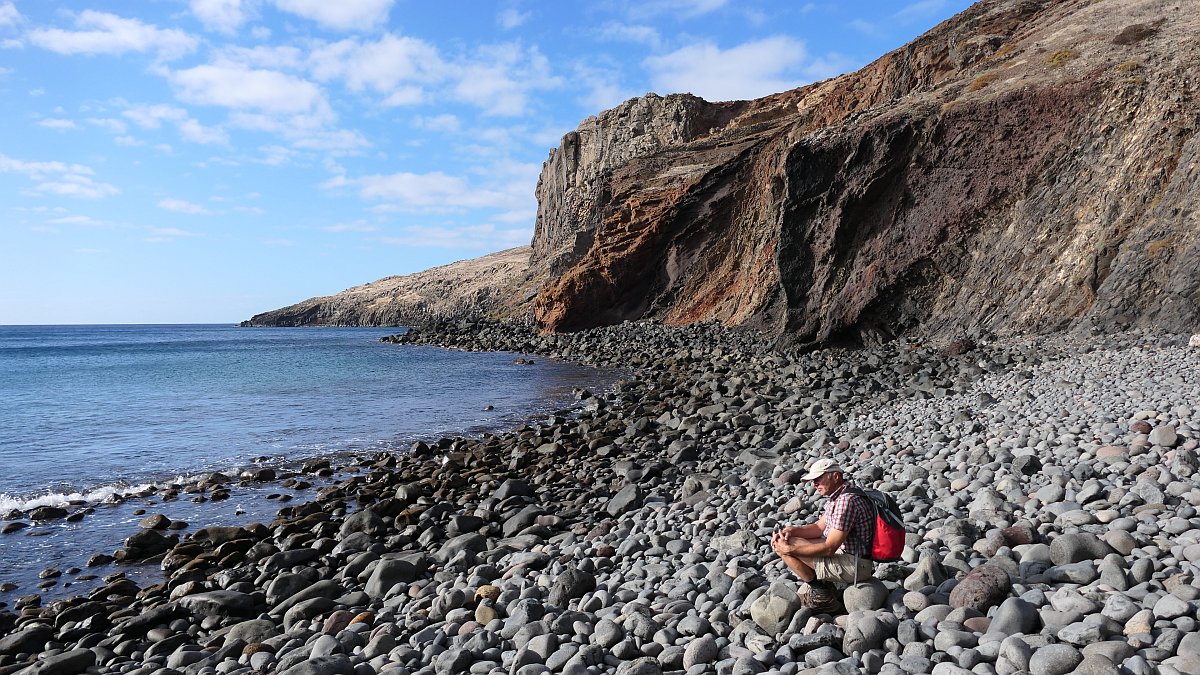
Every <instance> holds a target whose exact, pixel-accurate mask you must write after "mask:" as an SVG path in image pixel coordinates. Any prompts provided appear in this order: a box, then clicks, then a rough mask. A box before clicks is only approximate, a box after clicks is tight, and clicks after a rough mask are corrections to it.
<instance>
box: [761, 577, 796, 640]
mask: <svg viewBox="0 0 1200 675" xmlns="http://www.w3.org/2000/svg"><path fill="white" fill-rule="evenodd" d="M799 609H800V596H799V595H798V594H797V589H796V587H795V585H793V584H791V583H788V582H786V581H776V582H775V583H773V584H771V586H770V587H769V588H767V591H766V592H765V593H763V594H762V595H760V596H758V599H756V600H755V601H754V602H753V603H752V604H751V605H750V618H751V619H752V620H753V621H754V623H756V624H758V627H759V628H762V629H763V632H765V633H766V634H767V635H778V634H780V633H782V632H783V630H784V629H785V628H787V627H788V625H789V624H790V623H791V622H792V615H793V614H795V613H796V611H797V610H799Z"/></svg>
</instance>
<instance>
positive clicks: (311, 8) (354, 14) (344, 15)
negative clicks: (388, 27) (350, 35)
mask: <svg viewBox="0 0 1200 675" xmlns="http://www.w3.org/2000/svg"><path fill="white" fill-rule="evenodd" d="M273 1H274V3H275V6H276V7H278V8H279V9H281V10H283V11H285V12H291V13H292V14H295V15H297V16H301V17H304V18H305V19H310V20H312V21H315V22H317V23H319V24H321V25H322V26H324V27H325V28H331V29H334V30H366V29H370V28H373V27H375V26H376V25H378V24H380V23H382V22H384V21H386V20H387V16H388V12H389V11H390V10H391V8H392V3H393V2H394V0H337V1H336V2H331V1H330V0H273Z"/></svg>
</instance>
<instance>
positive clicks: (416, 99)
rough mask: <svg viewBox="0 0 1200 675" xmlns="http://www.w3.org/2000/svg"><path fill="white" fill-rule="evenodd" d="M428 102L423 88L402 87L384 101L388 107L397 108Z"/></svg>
mask: <svg viewBox="0 0 1200 675" xmlns="http://www.w3.org/2000/svg"><path fill="white" fill-rule="evenodd" d="M425 100H426V96H425V90H424V89H422V88H421V87H400V88H399V89H397V90H396V91H393V92H392V93H391V94H388V97H387V98H385V99H383V101H382V103H383V105H386V106H391V107H393V108H397V107H400V106H406V105H417V104H420V103H424V102H425Z"/></svg>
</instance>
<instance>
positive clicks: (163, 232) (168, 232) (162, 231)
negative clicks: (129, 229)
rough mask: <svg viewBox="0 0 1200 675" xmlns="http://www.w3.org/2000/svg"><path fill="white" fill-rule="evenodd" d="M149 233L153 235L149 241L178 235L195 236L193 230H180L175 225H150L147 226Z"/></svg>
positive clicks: (177, 236) (173, 237)
mask: <svg viewBox="0 0 1200 675" xmlns="http://www.w3.org/2000/svg"><path fill="white" fill-rule="evenodd" d="M149 232H150V235H151V236H152V237H154V239H152V240H151V241H163V240H166V239H177V238H179V237H195V236H197V235H196V233H195V232H189V231H188V230H181V229H179V228H177V227H151V228H149Z"/></svg>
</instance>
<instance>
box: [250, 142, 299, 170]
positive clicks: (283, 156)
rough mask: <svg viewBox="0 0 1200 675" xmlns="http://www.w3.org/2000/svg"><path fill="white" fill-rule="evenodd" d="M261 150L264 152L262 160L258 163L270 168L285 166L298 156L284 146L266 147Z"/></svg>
mask: <svg viewBox="0 0 1200 675" xmlns="http://www.w3.org/2000/svg"><path fill="white" fill-rule="evenodd" d="M259 150H260V151H262V159H260V160H258V161H259V162H261V163H263V164H267V165H269V166H283V165H284V164H287V163H288V162H289V161H291V159H292V157H294V156H295V155H296V152H295V151H294V150H292V149H291V148H285V147H283V146H282V145H264V146H262V147H261V148H259Z"/></svg>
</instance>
